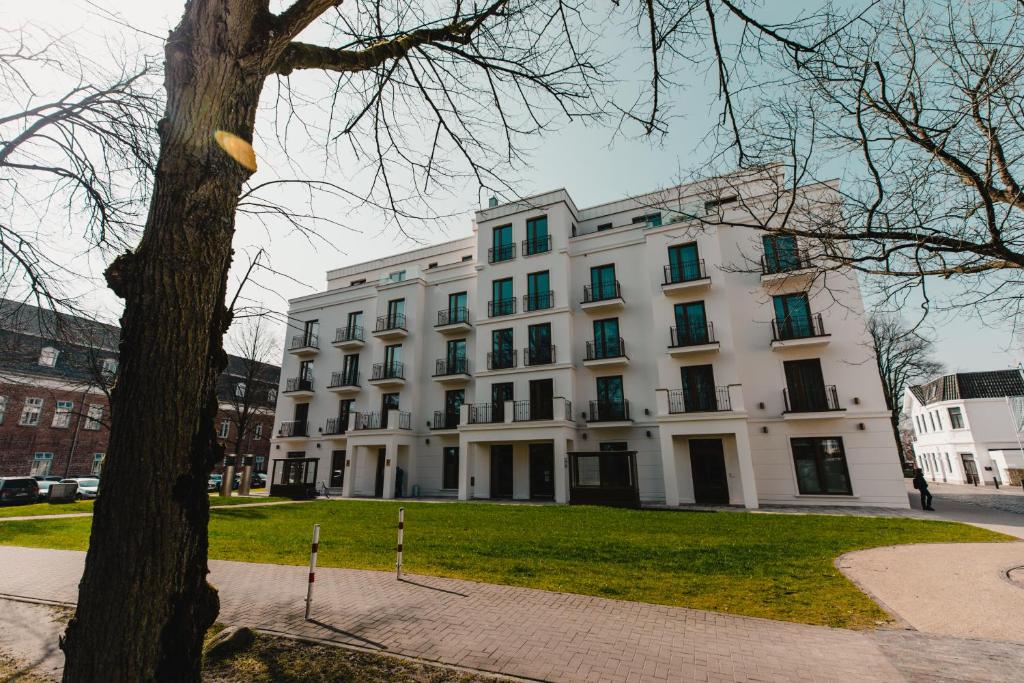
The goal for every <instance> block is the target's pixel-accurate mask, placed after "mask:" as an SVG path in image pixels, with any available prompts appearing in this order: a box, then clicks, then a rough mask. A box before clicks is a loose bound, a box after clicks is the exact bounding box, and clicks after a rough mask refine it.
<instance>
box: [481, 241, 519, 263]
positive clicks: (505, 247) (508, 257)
mask: <svg viewBox="0 0 1024 683" xmlns="http://www.w3.org/2000/svg"><path fill="white" fill-rule="evenodd" d="M515 257H516V245H515V244H514V243H512V242H510V243H508V244H499V245H498V246H496V247H491V248H490V249H488V250H487V262H488V263H501V262H502V261H512V260H513V259H515Z"/></svg>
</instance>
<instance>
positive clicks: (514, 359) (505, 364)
mask: <svg viewBox="0 0 1024 683" xmlns="http://www.w3.org/2000/svg"><path fill="white" fill-rule="evenodd" d="M518 362H519V352H518V351H516V350H515V349H508V350H506V351H490V352H488V354H487V369H488V370H510V369H512V368H514V367H516V366H517V365H518Z"/></svg>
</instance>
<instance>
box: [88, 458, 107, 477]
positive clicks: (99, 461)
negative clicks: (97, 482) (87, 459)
mask: <svg viewBox="0 0 1024 683" xmlns="http://www.w3.org/2000/svg"><path fill="white" fill-rule="evenodd" d="M105 457H106V455H105V454H104V453H93V456H92V469H91V470H90V474H92V476H94V477H98V476H100V470H102V469H103V458H105Z"/></svg>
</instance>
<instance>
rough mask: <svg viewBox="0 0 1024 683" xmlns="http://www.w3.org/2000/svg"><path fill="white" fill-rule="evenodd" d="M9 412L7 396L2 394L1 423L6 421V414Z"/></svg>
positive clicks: (0, 401) (0, 402)
mask: <svg viewBox="0 0 1024 683" xmlns="http://www.w3.org/2000/svg"><path fill="white" fill-rule="evenodd" d="M6 414H7V397H6V396H0V425H2V424H3V423H4V415H6Z"/></svg>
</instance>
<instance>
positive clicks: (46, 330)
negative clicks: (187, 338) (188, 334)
mask: <svg viewBox="0 0 1024 683" xmlns="http://www.w3.org/2000/svg"><path fill="white" fill-rule="evenodd" d="M118 337H119V330H118V328H117V327H115V326H113V325H106V324H103V323H98V322H96V321H93V320H89V319H86V318H80V317H75V316H70V315H66V314H61V313H54V312H53V311H49V310H46V309H41V308H36V307H34V306H28V305H24V304H18V303H16V302H12V301H8V300H0V476H13V475H27V474H33V475H58V476H85V475H89V474H99V473H100V471H101V468H102V466H103V460H104V458H105V457H106V452H107V440H108V437H109V425H110V406H109V401H108V392H109V390H110V388H111V387H112V386H113V383H114V382H115V381H116V376H117V342H118ZM279 377H280V368H278V367H276V366H271V365H265V364H262V363H256V362H253V361H249V360H247V359H245V358H240V357H238V356H229V358H228V367H227V369H226V370H225V372H224V374H223V375H222V376H221V379H220V382H219V385H218V396H219V398H220V405H221V410H220V414H219V415H218V417H217V429H218V436H219V437H220V438H221V442H222V443H223V444H224V446H225V449H226V452H228V453H232V452H235V451H236V449H237V452H238V453H241V454H252V455H254V456H255V466H256V469H257V471H265V470H266V463H267V455H268V452H269V448H270V435H271V431H272V429H273V426H274V405H275V403H276V400H277V395H276V392H277V384H278V381H279ZM243 416H244V419H240V417H243ZM242 423H244V425H245V429H244V433H243V434H242V435H241V438H239V431H240V429H239V427H240V426H241V424H242Z"/></svg>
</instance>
